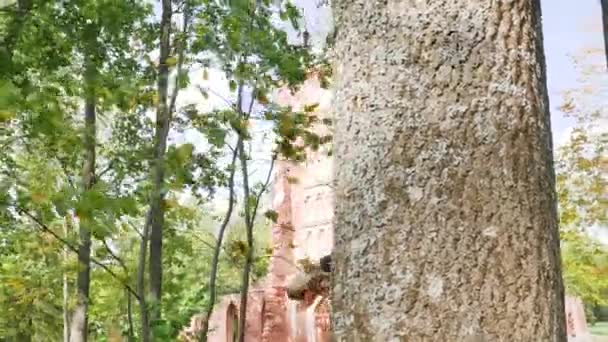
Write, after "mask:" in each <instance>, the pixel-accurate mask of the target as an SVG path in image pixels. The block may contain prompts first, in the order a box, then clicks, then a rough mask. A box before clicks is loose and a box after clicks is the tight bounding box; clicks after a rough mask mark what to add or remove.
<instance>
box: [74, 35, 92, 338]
mask: <svg viewBox="0 0 608 342" xmlns="http://www.w3.org/2000/svg"><path fill="white" fill-rule="evenodd" d="M94 32H95V29H94V28H92V27H89V28H88V29H87V36H86V37H85V39H91V37H96V34H95V33H94ZM94 51H95V50H94V49H90V50H89V51H87V56H88V57H87V62H86V66H85V68H86V70H85V105H84V135H83V148H84V151H85V159H84V164H83V167H82V187H83V191H88V190H90V189H91V188H92V187H93V185H95V144H96V138H95V136H96V113H95V105H96V99H95V77H96V73H97V70H96V66H95V63H94V61H93V60H92V58H93V57H92V56H91V54H93V53H94ZM78 265H79V270H78V275H77V277H76V288H77V301H76V307H75V308H74V312H73V314H72V319H71V321H70V324H71V327H70V341H72V342H86V341H87V338H88V306H89V287H90V283H91V278H90V277H91V231H90V229H89V227H88V225H87V220H85V219H82V220H81V221H80V227H79V245H78Z"/></svg>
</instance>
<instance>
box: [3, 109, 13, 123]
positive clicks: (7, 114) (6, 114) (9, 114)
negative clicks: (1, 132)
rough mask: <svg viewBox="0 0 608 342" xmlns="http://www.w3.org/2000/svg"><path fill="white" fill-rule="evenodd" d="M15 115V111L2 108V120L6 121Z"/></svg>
mask: <svg viewBox="0 0 608 342" xmlns="http://www.w3.org/2000/svg"><path fill="white" fill-rule="evenodd" d="M14 117H15V113H13V112H9V111H8V110H0V122H6V121H9V120H11V119H12V118H14Z"/></svg>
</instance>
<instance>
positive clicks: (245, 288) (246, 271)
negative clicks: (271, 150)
mask: <svg viewBox="0 0 608 342" xmlns="http://www.w3.org/2000/svg"><path fill="white" fill-rule="evenodd" d="M237 149H238V154H239V159H240V161H241V172H242V175H243V198H244V200H243V203H244V206H245V208H244V209H245V227H246V230H247V252H246V253H245V265H244V267H243V276H242V279H241V305H240V307H239V310H240V312H239V342H245V327H246V322H247V299H248V297H249V277H250V274H251V264H252V263H253V217H252V213H251V209H252V208H251V205H250V203H249V197H250V190H249V174H248V171H247V158H248V156H247V154H246V153H245V144H244V142H243V139H239V142H238V145H237Z"/></svg>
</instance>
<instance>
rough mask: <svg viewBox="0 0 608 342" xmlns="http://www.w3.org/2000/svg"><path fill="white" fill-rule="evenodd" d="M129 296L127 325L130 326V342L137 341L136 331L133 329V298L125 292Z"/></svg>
mask: <svg viewBox="0 0 608 342" xmlns="http://www.w3.org/2000/svg"><path fill="white" fill-rule="evenodd" d="M125 295H126V296H127V323H128V324H129V331H128V334H129V342H134V341H135V329H134V328H133V296H132V295H131V293H130V292H129V291H125Z"/></svg>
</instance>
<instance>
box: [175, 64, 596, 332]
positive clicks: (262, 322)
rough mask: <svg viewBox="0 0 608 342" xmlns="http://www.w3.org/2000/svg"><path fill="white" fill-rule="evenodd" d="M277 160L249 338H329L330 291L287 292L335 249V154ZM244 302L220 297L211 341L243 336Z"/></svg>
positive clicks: (574, 327)
mask: <svg viewBox="0 0 608 342" xmlns="http://www.w3.org/2000/svg"><path fill="white" fill-rule="evenodd" d="M330 100H331V96H330V92H329V91H328V90H324V89H322V88H321V87H320V84H319V81H318V79H317V78H316V77H314V76H313V77H311V78H310V79H309V80H308V81H307V82H306V83H305V84H304V85H303V87H302V88H301V89H300V91H299V92H298V93H297V94H295V95H293V94H291V93H290V92H289V91H288V90H283V91H280V92H279V93H278V101H279V103H281V104H283V105H290V106H292V107H293V108H294V109H295V110H298V109H301V107H302V106H303V105H304V104H312V103H318V104H319V107H318V108H317V113H315V115H317V116H319V117H320V118H322V117H323V114H326V113H329V105H330ZM322 129H324V128H319V130H322ZM319 133H321V134H324V133H325V132H322V131H321V132H319ZM275 168H276V172H275V176H274V180H273V188H272V194H271V197H272V204H271V206H272V208H273V209H274V210H275V211H277V213H278V220H277V223H276V224H274V226H273V227H272V236H271V238H272V244H273V254H272V256H271V259H270V265H269V273H268V275H267V276H266V277H265V279H264V280H263V281H261V282H259V283H257V284H254V285H253V287H252V289H251V290H250V292H249V303H248V309H247V323H246V327H245V329H246V337H245V340H246V341H247V342H259V341H262V342H329V341H330V340H331V331H330V320H329V304H330V303H329V298H324V297H320V296H317V295H311V294H307V295H305V298H304V300H302V301H292V300H289V299H288V298H287V295H286V285H287V283H288V282H289V280H290V278H292V277H293V276H294V275H295V274H297V273H298V272H300V271H301V270H300V269H299V267H298V266H297V265H298V261H299V260H303V259H311V260H319V258H321V257H322V256H325V255H327V254H329V253H330V252H331V250H332V246H333V229H332V218H333V192H332V186H331V180H332V160H331V158H329V157H327V155H326V154H325V153H324V152H322V151H321V152H310V153H309V155H308V158H307V161H306V162H304V163H302V164H294V163H290V162H285V161H282V162H278V163H276V166H275ZM294 180H295V181H294ZM239 302H240V295H239V294H234V295H228V296H224V297H222V298H221V299H220V301H219V302H218V304H217V305H216V307H215V310H214V313H213V314H212V316H211V317H210V319H209V324H210V329H209V338H208V341H209V342H233V341H237V339H236V336H237V335H236V331H237V326H238V312H239V310H238V307H239ZM566 313H567V317H568V322H567V327H568V337H569V340H570V341H588V340H587V338H589V337H588V336H589V333H588V330H587V325H586V321H585V314H584V309H583V305H582V303H581V301H580V300H578V299H577V298H572V297H567V298H566ZM200 321H201V318H200V317H194V318H193V320H192V325H191V327H190V328H189V329H187V330H185V331H184V334H183V335H182V336H186V335H190V336H193V335H192V334H193V332H194V331H196V330H198V326H200Z"/></svg>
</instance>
